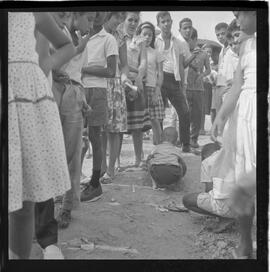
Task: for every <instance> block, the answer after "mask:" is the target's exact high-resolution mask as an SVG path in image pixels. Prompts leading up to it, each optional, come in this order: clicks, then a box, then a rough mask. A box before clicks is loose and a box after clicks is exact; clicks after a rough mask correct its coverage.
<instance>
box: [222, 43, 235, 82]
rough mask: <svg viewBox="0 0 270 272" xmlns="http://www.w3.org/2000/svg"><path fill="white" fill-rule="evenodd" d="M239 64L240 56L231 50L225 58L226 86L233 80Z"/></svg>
mask: <svg viewBox="0 0 270 272" xmlns="http://www.w3.org/2000/svg"><path fill="white" fill-rule="evenodd" d="M238 62H239V57H238V55H237V54H236V53H235V52H233V51H232V49H231V48H229V49H228V50H227V52H226V55H225V56H224V67H223V69H224V75H225V78H226V86H227V84H228V83H229V82H231V81H232V80H233V77H234V73H235V71H236V68H237V65H238Z"/></svg>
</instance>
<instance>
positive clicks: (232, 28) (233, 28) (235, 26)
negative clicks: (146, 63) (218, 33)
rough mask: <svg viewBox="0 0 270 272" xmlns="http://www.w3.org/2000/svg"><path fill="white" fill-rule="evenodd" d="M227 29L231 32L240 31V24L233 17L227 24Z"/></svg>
mask: <svg viewBox="0 0 270 272" xmlns="http://www.w3.org/2000/svg"><path fill="white" fill-rule="evenodd" d="M227 31H228V32H229V33H232V32H234V31H240V26H239V25H238V23H237V20H236V19H233V20H232V21H231V23H230V24H229V26H228V29H227Z"/></svg>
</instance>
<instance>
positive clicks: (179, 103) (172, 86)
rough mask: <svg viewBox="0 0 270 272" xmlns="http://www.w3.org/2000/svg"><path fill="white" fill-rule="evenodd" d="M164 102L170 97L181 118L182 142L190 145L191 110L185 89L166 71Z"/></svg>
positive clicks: (180, 133) (163, 90) (163, 88)
mask: <svg viewBox="0 0 270 272" xmlns="http://www.w3.org/2000/svg"><path fill="white" fill-rule="evenodd" d="M161 94H162V99H163V103H164V104H165V101H166V98H168V99H169V100H170V102H171V104H172V105H173V107H174V108H175V110H176V112H177V115H178V120H179V136H180V137H179V138H180V143H181V144H183V145H189V137H190V132H189V110H188V105H187V103H186V99H185V96H184V93H183V90H181V88H180V84H179V81H176V80H175V77H174V75H173V74H168V73H165V72H164V80H163V84H162V88H161Z"/></svg>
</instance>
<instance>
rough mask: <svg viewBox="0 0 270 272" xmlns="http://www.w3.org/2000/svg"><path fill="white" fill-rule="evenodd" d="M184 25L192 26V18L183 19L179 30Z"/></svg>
mask: <svg viewBox="0 0 270 272" xmlns="http://www.w3.org/2000/svg"><path fill="white" fill-rule="evenodd" d="M183 23H191V24H192V21H191V19H190V18H184V19H182V20H181V21H180V22H179V28H181V27H182V24H183Z"/></svg>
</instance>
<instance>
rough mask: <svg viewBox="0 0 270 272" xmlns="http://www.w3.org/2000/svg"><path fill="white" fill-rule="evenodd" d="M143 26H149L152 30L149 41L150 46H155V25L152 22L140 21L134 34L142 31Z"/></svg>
mask: <svg viewBox="0 0 270 272" xmlns="http://www.w3.org/2000/svg"><path fill="white" fill-rule="evenodd" d="M144 28H150V29H151V30H152V34H153V37H152V41H151V43H150V46H151V47H152V48H155V39H156V35H155V27H154V25H153V24H152V23H150V22H144V23H141V24H140V25H139V26H138V28H137V31H136V35H137V36H138V35H140V34H141V33H142V30H143V29H144Z"/></svg>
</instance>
